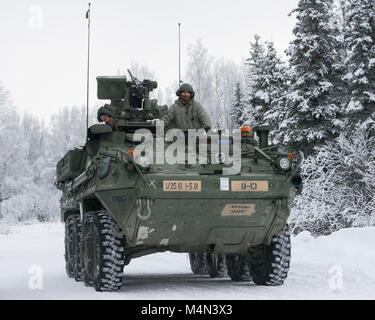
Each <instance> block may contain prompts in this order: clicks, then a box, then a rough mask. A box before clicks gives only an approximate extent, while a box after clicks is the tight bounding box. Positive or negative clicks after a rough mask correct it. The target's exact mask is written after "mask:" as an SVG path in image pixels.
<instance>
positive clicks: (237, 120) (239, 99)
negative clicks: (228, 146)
mask: <svg viewBox="0 0 375 320" xmlns="http://www.w3.org/2000/svg"><path fill="white" fill-rule="evenodd" d="M244 109H245V103H244V96H243V93H242V89H241V85H240V83H238V82H237V83H236V88H235V90H234V102H233V105H232V109H231V113H230V115H231V119H232V127H234V128H235V127H240V126H241V125H242V124H243V123H242V121H241V117H242V114H243V112H244Z"/></svg>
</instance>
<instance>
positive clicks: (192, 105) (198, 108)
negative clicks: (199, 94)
mask: <svg viewBox="0 0 375 320" xmlns="http://www.w3.org/2000/svg"><path fill="white" fill-rule="evenodd" d="M176 94H177V96H178V97H179V98H178V100H176V102H175V103H174V104H173V105H171V106H170V107H169V110H168V113H167V114H166V115H164V116H163V117H162V118H161V120H162V121H164V125H165V127H168V126H169V125H170V124H171V123H172V122H174V124H175V126H176V128H179V129H181V130H183V131H187V130H188V129H196V130H198V129H205V130H206V131H208V130H209V129H211V128H212V123H211V119H210V116H209V115H208V113H207V111H206V110H205V109H204V108H203V106H202V105H201V104H200V103H199V102H198V101H197V100H195V99H194V96H195V92H194V90H193V87H192V86H191V85H190V84H188V83H184V84H182V85H181V87H180V88H179V89H178V91H177V92H176Z"/></svg>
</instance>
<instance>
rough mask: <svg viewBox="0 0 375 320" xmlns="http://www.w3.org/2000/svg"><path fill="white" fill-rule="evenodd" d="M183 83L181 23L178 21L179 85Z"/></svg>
mask: <svg viewBox="0 0 375 320" xmlns="http://www.w3.org/2000/svg"><path fill="white" fill-rule="evenodd" d="M180 85H181V23H178V86H180Z"/></svg>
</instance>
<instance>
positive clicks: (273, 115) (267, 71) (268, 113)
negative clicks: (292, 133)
mask: <svg viewBox="0 0 375 320" xmlns="http://www.w3.org/2000/svg"><path fill="white" fill-rule="evenodd" d="M266 46H267V53H266V55H265V57H264V60H263V75H262V82H263V87H264V88H265V91H266V92H267V95H268V97H269V99H268V104H267V105H266V106H265V108H264V110H263V111H264V113H263V115H262V122H263V123H264V124H270V125H272V126H273V127H274V128H275V129H277V128H278V123H279V115H280V111H281V109H282V108H283V105H284V104H283V102H282V97H283V96H284V95H285V92H286V91H287V85H288V83H287V79H288V77H287V67H286V65H285V63H284V62H283V61H282V60H281V59H280V58H279V57H278V56H277V52H276V49H275V47H274V44H273V42H272V41H270V42H266Z"/></svg>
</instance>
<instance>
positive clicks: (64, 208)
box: [56, 74, 303, 291]
mask: <svg viewBox="0 0 375 320" xmlns="http://www.w3.org/2000/svg"><path fill="white" fill-rule="evenodd" d="M130 76H131V80H130V81H128V79H127V78H126V77H125V76H121V77H119V76H118V77H98V78H97V82H98V99H101V100H110V101H111V102H110V103H109V104H105V105H104V106H103V107H102V108H101V109H99V115H100V114H106V115H109V116H110V117H112V119H113V122H112V123H111V125H107V124H96V125H93V126H92V127H90V128H89V129H88V138H87V142H86V144H85V146H84V147H81V148H77V149H74V150H71V151H69V152H68V153H67V154H66V155H65V156H64V157H63V158H62V159H61V160H60V161H59V162H58V164H57V179H56V181H57V187H58V188H59V189H60V190H61V191H62V198H61V219H62V221H63V222H64V223H65V261H66V272H67V274H68V276H69V277H71V278H74V279H76V280H77V281H83V282H84V284H85V285H86V286H93V287H94V288H95V289H96V290H97V291H116V290H119V289H120V288H121V286H122V284H123V279H122V278H123V271H124V267H125V271H126V265H128V264H129V263H130V261H131V260H132V259H134V258H137V257H141V256H144V255H148V254H152V253H157V252H165V251H171V252H180V253H188V254H189V258H190V265H191V269H192V271H193V273H195V274H207V275H210V276H211V277H218V276H226V275H228V276H229V277H230V278H231V279H232V280H234V281H250V280H252V281H254V282H255V283H256V284H258V285H280V284H282V283H283V282H284V280H285V279H286V277H287V273H288V269H289V262H290V253H291V248H290V235H289V231H288V226H287V218H288V216H289V214H290V209H291V203H292V199H293V196H294V194H295V190H296V189H295V187H294V186H293V184H292V183H291V181H292V177H293V176H294V174H295V172H296V171H297V169H298V168H299V166H300V165H301V162H302V158H303V155H302V154H295V155H294V154H292V153H280V152H278V146H274V145H269V143H268V135H269V131H270V130H271V128H270V127H267V126H261V127H257V128H249V127H244V128H241V129H238V139H237V140H236V138H235V135H234V134H232V135H228V136H227V137H226V138H223V136H220V137H219V138H218V139H216V140H215V139H214V135H212V136H210V134H211V133H212V132H211V133H210V132H209V133H205V132H204V133H203V134H202V136H203V138H202V139H201V137H199V138H198V139H197V140H196V141H193V143H194V144H193V146H194V147H193V149H194V148H195V151H196V152H197V153H196V156H197V155H198V152H200V151H199V150H201V149H202V150H205V148H206V149H207V155H208V157H207V161H206V162H205V161H202V163H201V162H200V161H199V162H197V163H195V164H194V163H193V164H191V163H189V161H188V160H187V159H188V152H191V151H192V150H191V149H192V148H191V145H189V146H190V147H189V146H187V147H186V146H185V149H183V152H184V155H186V157H184V158H183V159H182V161H179V162H178V163H175V164H170V163H161V164H158V161H156V160H155V158H156V157H157V156H160V154H161V153H163V152H164V151H165V150H168V148H170V147H171V146H172V145H173V143H175V138H174V140H173V139H172V140H170V139H169V140H168V139H164V137H162V138H160V137H158V135H157V133H158V132H157V131H158V126H159V128H160V126H161V125H162V123H161V122H158V121H156V120H155V119H159V118H160V117H162V115H163V114H164V113H165V112H168V110H167V107H165V106H164V107H161V106H158V103H157V101H156V100H152V99H150V92H151V91H153V89H155V88H156V87H157V83H156V82H154V81H150V80H144V81H142V82H141V81H139V80H138V79H136V78H134V77H133V76H132V75H131V74H130ZM98 119H100V117H99V118H98ZM165 129H167V128H165ZM139 130H148V131H147V132H150V136H151V142H159V143H160V142H161V141H160V140H163V141H162V142H163V144H161V145H162V149H161V151H160V148H159V151H156V152H151V153H147V152H140V153H139V152H137V147H139V146H140V144H141V143H144V141H145V140H142V139H141V140H142V141H141V140H140V139H138V138H136V135H137V132H139ZM217 132H219V131H217ZM236 132H237V131H236ZM214 133H215V132H214ZM185 134H186V133H184V135H185ZM205 135H206V138H204V136H205ZM185 138H186V136H184V139H185ZM157 140H158V141H157ZM215 141H216V142H215ZM214 142H215V143H217V145H216V147H214ZM235 143H238V144H239V145H238V146H239V151H238V152H237V151H235ZM224 147H225V148H228V150H229V151H228V152H229V153H228V154H227V159H229V158H230V157H232V158H234V157H235V156H237V158H239V159H240V167H239V169H238V170H237V172H235V173H231V172H230V170H226V169H228V168H230V166H231V164H230V162H228V161H227V159H225V158H226V157H225V155H226V154H225V153H224V152H222V149H224ZM156 148H157V147H156ZM235 152H237V154H235ZM199 155H200V153H199ZM197 157H198V156H197ZM125 274H126V272H125ZM124 282H125V283H126V278H125V281H124ZM125 285H126V284H125Z"/></svg>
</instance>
